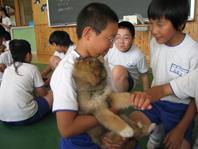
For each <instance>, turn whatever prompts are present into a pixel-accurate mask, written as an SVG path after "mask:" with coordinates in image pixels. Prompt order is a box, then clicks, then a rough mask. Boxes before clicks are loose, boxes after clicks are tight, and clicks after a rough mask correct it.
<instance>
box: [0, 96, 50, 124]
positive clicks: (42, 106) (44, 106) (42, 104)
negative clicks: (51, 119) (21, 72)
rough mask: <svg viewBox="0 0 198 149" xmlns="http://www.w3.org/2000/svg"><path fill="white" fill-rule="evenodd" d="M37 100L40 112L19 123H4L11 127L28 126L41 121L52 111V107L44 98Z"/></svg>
mask: <svg viewBox="0 0 198 149" xmlns="http://www.w3.org/2000/svg"><path fill="white" fill-rule="evenodd" d="M35 100H36V102H37V104H38V111H37V112H36V113H35V114H34V115H33V116H32V117H30V118H28V119H26V120H22V121H17V122H13V121H12V122H3V121H2V122H3V123H5V124H10V125H28V124H32V123H35V122H37V121H39V120H41V119H42V118H43V117H44V116H46V115H47V113H48V112H49V111H50V107H49V104H48V102H47V101H46V100H45V99H44V98H43V97H37V98H36V99H35Z"/></svg>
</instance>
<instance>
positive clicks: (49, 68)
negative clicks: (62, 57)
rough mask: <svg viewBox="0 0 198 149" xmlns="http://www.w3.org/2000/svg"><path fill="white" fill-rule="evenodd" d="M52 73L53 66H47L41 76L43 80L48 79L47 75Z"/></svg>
mask: <svg viewBox="0 0 198 149" xmlns="http://www.w3.org/2000/svg"><path fill="white" fill-rule="evenodd" d="M51 71H52V69H51V66H50V65H47V67H46V68H45V69H44V70H43V71H42V73H41V76H42V77H43V78H45V77H47V75H48V74H49V73H50V72H51Z"/></svg>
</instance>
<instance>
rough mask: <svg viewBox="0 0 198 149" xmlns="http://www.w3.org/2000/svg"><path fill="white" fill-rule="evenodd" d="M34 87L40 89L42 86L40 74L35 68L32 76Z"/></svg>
mask: <svg viewBox="0 0 198 149" xmlns="http://www.w3.org/2000/svg"><path fill="white" fill-rule="evenodd" d="M33 83H34V87H36V88H37V87H41V86H43V85H44V82H43V79H42V77H41V73H40V72H39V70H38V68H37V67H34V76H33Z"/></svg>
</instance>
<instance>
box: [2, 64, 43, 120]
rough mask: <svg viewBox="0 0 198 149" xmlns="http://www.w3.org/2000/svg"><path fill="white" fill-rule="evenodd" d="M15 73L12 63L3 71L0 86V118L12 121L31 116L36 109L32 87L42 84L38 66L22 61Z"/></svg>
mask: <svg viewBox="0 0 198 149" xmlns="http://www.w3.org/2000/svg"><path fill="white" fill-rule="evenodd" d="M18 73H19V74H20V75H17V73H16V72H15V68H14V66H13V65H11V66H9V67H7V68H6V69H5V71H4V75H3V79H2V83H1V87H0V103H1V104H0V120H2V121H7V122H12V121H22V120H26V119H28V118H30V117H32V116H33V115H34V114H35V113H36V112H37V110H38V105H37V103H36V101H35V100H34V95H33V91H34V88H37V87H41V86H43V85H44V82H43V80H42V77H41V74H40V72H39V70H38V68H37V67H36V66H34V65H32V64H28V63H23V64H22V65H21V66H19V67H18Z"/></svg>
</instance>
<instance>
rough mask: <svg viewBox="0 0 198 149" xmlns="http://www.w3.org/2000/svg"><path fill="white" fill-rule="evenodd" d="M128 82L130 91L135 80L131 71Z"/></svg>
mask: <svg viewBox="0 0 198 149" xmlns="http://www.w3.org/2000/svg"><path fill="white" fill-rule="evenodd" d="M128 84H129V87H128V91H131V90H132V89H133V86H134V81H133V77H132V76H131V75H130V74H129V72H128Z"/></svg>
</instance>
